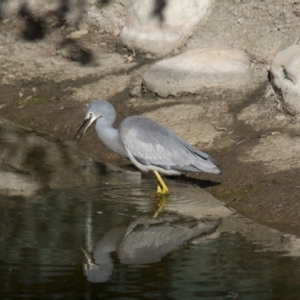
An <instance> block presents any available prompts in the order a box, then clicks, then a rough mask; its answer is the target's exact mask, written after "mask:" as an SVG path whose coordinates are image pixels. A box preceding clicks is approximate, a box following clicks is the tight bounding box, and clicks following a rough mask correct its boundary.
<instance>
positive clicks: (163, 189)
mask: <svg viewBox="0 0 300 300" xmlns="http://www.w3.org/2000/svg"><path fill="white" fill-rule="evenodd" d="M154 174H155V176H156V179H157V183H158V184H157V194H158V195H166V194H168V191H169V189H168V188H167V186H166V185H165V183H164V181H163V180H162V178H161V176H160V175H159V173H158V172H157V171H154Z"/></svg>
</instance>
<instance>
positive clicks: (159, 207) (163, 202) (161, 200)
mask: <svg viewBox="0 0 300 300" xmlns="http://www.w3.org/2000/svg"><path fill="white" fill-rule="evenodd" d="M167 202H168V197H167V195H166V194H161V195H160V196H159V200H158V203H157V210H156V211H155V213H154V215H153V218H157V217H158V215H159V213H160V212H161V211H162V210H163V208H164V207H165V205H166V204H167Z"/></svg>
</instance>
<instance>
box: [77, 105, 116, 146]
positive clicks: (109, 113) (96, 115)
mask: <svg viewBox="0 0 300 300" xmlns="http://www.w3.org/2000/svg"><path fill="white" fill-rule="evenodd" d="M115 117H116V113H115V109H114V107H113V106H112V105H111V104H110V103H109V102H107V101H105V100H96V101H94V102H92V103H91V104H90V105H89V106H88V107H87V109H86V112H85V118H84V121H83V123H82V125H81V126H80V128H79V129H78V131H77V133H76V135H75V137H74V140H75V139H77V140H78V141H79V140H80V139H81V138H82V136H83V134H84V133H85V132H86V130H87V129H88V128H89V127H90V125H91V124H93V123H94V122H95V121H96V120H98V119H100V118H103V119H104V120H103V121H104V123H110V122H111V120H112V123H113V122H114V120H115ZM112 123H111V124H112ZM111 124H110V125H111Z"/></svg>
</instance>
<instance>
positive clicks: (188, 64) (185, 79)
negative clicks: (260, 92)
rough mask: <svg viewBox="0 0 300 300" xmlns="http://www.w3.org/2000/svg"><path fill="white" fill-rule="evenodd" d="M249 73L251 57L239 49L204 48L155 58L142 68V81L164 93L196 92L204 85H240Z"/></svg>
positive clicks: (146, 85) (236, 86) (234, 86)
mask: <svg viewBox="0 0 300 300" xmlns="http://www.w3.org/2000/svg"><path fill="white" fill-rule="evenodd" d="M250 77H251V72H250V60H249V58H248V56H247V55H246V54H245V53H244V52H242V51H241V50H238V49H231V48H206V49H194V50H189V51H186V52H184V53H182V54H180V55H177V56H174V57H172V58H168V59H165V60H161V61H159V62H156V63H155V64H153V65H152V66H151V67H150V68H149V69H148V70H147V71H146V72H145V74H144V76H143V84H144V85H145V87H146V88H147V89H149V90H150V91H152V92H154V93H156V94H158V95H160V96H162V97H166V96H169V95H174V96H176V95H180V94H181V93H199V92H200V91H201V89H203V88H213V87H223V88H225V89H241V88H244V87H245V86H246V84H247V83H249V80H250Z"/></svg>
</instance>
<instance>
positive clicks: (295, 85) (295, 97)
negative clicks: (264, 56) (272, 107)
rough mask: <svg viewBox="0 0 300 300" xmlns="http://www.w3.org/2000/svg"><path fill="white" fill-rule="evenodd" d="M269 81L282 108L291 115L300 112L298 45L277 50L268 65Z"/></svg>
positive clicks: (299, 47) (299, 51) (299, 58)
mask: <svg viewBox="0 0 300 300" xmlns="http://www.w3.org/2000/svg"><path fill="white" fill-rule="evenodd" d="M270 81H271V84H272V85H273V87H274V90H275V92H276V93H277V95H278V97H279V100H280V101H281V102H282V108H283V109H284V110H285V111H287V112H288V113H290V114H292V115H296V114H299V113H300V45H293V46H291V47H289V48H286V49H285V50H283V51H281V52H279V53H278V54H277V55H276V56H275V57H274V59H273V61H272V65H271V67H270Z"/></svg>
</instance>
